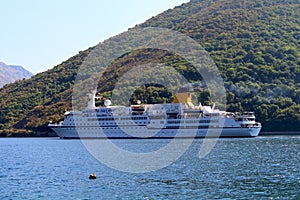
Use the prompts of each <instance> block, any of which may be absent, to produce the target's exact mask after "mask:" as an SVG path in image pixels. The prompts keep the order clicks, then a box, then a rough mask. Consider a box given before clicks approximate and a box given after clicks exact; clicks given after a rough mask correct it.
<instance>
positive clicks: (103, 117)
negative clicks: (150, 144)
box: [49, 92, 262, 138]
mask: <svg viewBox="0 0 300 200" xmlns="http://www.w3.org/2000/svg"><path fill="white" fill-rule="evenodd" d="M95 94H96V92H93V93H92V94H91V95H90V100H89V103H88V106H87V108H86V109H84V110H82V111H69V112H66V113H65V117H64V121H62V122H60V123H58V124H56V123H50V124H49V127H50V128H51V129H52V130H54V131H55V132H56V133H57V135H58V136H59V137H61V138H174V137H175V138H191V137H196V138H198V137H200V138H202V137H255V136H258V134H259V132H260V130H261V127H262V126H261V124H260V123H259V122H256V121H255V115H254V113H253V112H245V113H243V114H239V113H232V112H226V111H220V110H218V109H215V106H212V107H211V106H202V105H201V104H200V105H198V106H195V105H194V104H193V103H192V101H191V93H189V92H185V93H179V94H177V95H176V97H175V99H174V101H173V103H168V104H140V103H138V104H136V105H131V106H112V105H111V102H110V100H106V101H105V102H104V105H105V106H103V107H96V106H95V98H96V96H95Z"/></svg>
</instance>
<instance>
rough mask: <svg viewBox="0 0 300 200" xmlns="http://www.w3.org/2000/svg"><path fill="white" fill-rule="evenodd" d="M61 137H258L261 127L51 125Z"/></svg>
mask: <svg viewBox="0 0 300 200" xmlns="http://www.w3.org/2000/svg"><path fill="white" fill-rule="evenodd" d="M51 128H52V129H53V130H54V131H55V132H56V134H57V135H58V136H59V137H60V138H64V139H105V138H110V139H130V138H132V139H134V138H153V139H154V138H204V137H212V138H217V137H256V136H258V134H259V132H260V129H261V127H247V128H246V127H245V128H242V127H232V128H231V127H225V128H223V129H222V128H210V129H209V131H208V129H197V130H196V129H161V130H156V129H148V128H146V127H140V128H136V129H135V130H130V131H128V130H122V129H120V128H111V129H102V128H100V127H77V128H75V127H63V126H55V127H54V126H53V127H51Z"/></svg>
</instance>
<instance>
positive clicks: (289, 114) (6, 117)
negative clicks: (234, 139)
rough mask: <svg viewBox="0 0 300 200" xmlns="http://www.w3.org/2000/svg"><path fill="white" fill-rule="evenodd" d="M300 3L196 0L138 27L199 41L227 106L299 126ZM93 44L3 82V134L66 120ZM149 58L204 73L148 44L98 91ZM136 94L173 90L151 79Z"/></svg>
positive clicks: (271, 122)
mask: <svg viewBox="0 0 300 200" xmlns="http://www.w3.org/2000/svg"><path fill="white" fill-rule="evenodd" d="M299 10H300V2H299V1H298V0H252V1H251V0H248V1H242V0H240V1H239V0H214V1H207V0H192V1H191V2H189V3H186V4H183V5H181V6H178V7H176V8H174V9H170V10H167V11H165V12H163V13H161V14H160V15H158V16H155V17H153V18H151V19H149V20H147V21H146V22H145V23H143V24H140V25H137V27H162V28H169V29H172V30H176V31H179V32H181V33H184V34H186V35H188V36H190V37H191V38H193V39H194V40H196V41H197V42H199V44H201V45H202V46H203V47H204V48H205V49H206V50H207V51H208V52H209V54H210V55H211V57H212V58H213V60H214V61H215V63H216V65H217V67H218V69H219V71H220V72H221V75H222V77H223V79H224V81H225V88H226V91H227V104H228V105H227V110H229V111H243V110H247V111H248V110H253V111H255V113H256V115H257V118H258V120H259V121H260V122H262V123H263V130H264V131H296V130H297V131H299V130H300V67H299V65H300V25H299V24H300V13H299ZM137 27H135V28H137ZM99 45H101V44H99ZM92 50H93V48H90V49H88V50H85V51H82V52H79V54H77V55H76V56H74V57H72V58H70V59H69V60H67V61H65V62H63V63H62V64H60V65H58V66H56V67H54V68H53V69H51V70H48V71H46V72H44V73H40V74H37V75H36V76H34V77H32V78H31V79H29V80H21V81H18V82H16V83H14V84H9V85H6V86H5V87H4V88H2V89H1V90H0V112H1V115H0V130H1V131H2V135H3V136H5V135H10V133H16V134H23V133H24V135H28V134H35V133H36V132H38V131H46V130H47V123H48V122H49V121H50V120H56V121H59V120H61V119H62V118H63V112H64V110H65V109H70V107H71V98H72V86H73V84H74V80H75V77H76V74H77V70H78V68H79V66H80V65H81V64H82V62H83V61H84V59H85V58H86V57H87V55H88V54H89V53H90V52H91V51H92ZM149 61H151V62H164V63H168V65H170V66H172V67H174V68H175V69H176V70H178V71H180V72H181V73H182V74H183V75H184V76H185V77H186V78H187V79H188V80H190V81H191V82H197V81H199V80H197V77H194V71H193V69H192V68H191V67H189V64H188V63H186V62H185V61H184V60H182V59H180V58H179V57H178V56H174V55H171V54H170V53H168V52H161V51H158V50H152V49H146V50H141V51H137V52H132V53H130V54H128V55H124V57H122V58H120V59H119V60H118V61H116V62H115V63H114V64H113V65H112V66H111V67H110V68H109V69H108V70H107V71H106V72H105V77H104V78H103V79H102V80H101V81H100V82H99V86H98V91H99V92H101V93H102V94H104V95H105V96H109V95H110V91H111V90H112V89H113V88H114V83H116V81H117V80H118V78H119V77H121V76H122V74H123V73H125V72H126V71H128V70H129V69H131V68H132V66H135V65H137V64H143V63H147V62H149ZM96 64H97V63H96V59H95V63H94V65H96ZM104 83H105V84H104ZM195 85H196V84H195ZM194 89H195V90H196V95H197V96H198V97H201V99H200V101H201V102H202V103H212V102H210V98H209V93H208V92H207V90H206V88H202V87H201V86H199V85H198V86H197V85H196V86H194ZM149 92H150V93H151V95H149ZM147 94H148V96H147ZM151 96H155V97H156V98H153V97H152V98H151ZM131 99H132V101H134V100H136V99H144V100H145V101H147V102H148V103H151V102H166V101H170V100H171V99H172V96H171V94H170V93H169V92H168V91H167V90H166V89H165V88H162V87H157V86H155V85H147V86H144V87H142V88H140V89H139V90H137V91H136V92H135V95H133V96H132V98H131ZM99 103H101V102H99ZM32 131H33V132H32ZM25 132H26V133H27V134H25ZM13 135H14V134H13Z"/></svg>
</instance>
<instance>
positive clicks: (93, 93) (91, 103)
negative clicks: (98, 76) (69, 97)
mask: <svg viewBox="0 0 300 200" xmlns="http://www.w3.org/2000/svg"><path fill="white" fill-rule="evenodd" d="M96 93H97V90H92V91H91V93H90V94H88V96H89V102H88V106H87V109H95V108H96V105H95V99H100V98H102V96H100V97H96Z"/></svg>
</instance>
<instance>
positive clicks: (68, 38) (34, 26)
mask: <svg viewBox="0 0 300 200" xmlns="http://www.w3.org/2000/svg"><path fill="white" fill-rule="evenodd" d="M186 2H188V0H24V1H23V0H5V1H4V0H3V1H1V3H0V5H1V6H0V8H1V10H0V24H1V33H0V34H1V35H0V45H1V46H0V61H3V62H5V63H6V64H17V65H22V66H23V67H25V68H26V69H27V70H29V71H31V72H32V73H38V72H42V71H45V70H47V69H50V68H52V67H54V66H55V65H57V64H60V63H61V62H63V61H65V60H67V59H68V58H70V57H71V56H73V55H75V54H77V53H78V52H79V51H81V50H85V49H87V48H88V47H91V46H94V45H96V44H98V43H99V42H101V41H103V40H105V39H108V38H109V37H111V36H114V35H116V34H119V33H121V32H123V31H126V30H127V29H128V28H130V27H133V26H134V25H136V24H139V23H142V22H144V21H145V20H147V19H149V18H151V17H152V16H155V15H157V14H159V13H161V12H162V11H165V10H167V9H169V8H173V7H175V6H177V5H181V4H182V3H186Z"/></svg>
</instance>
